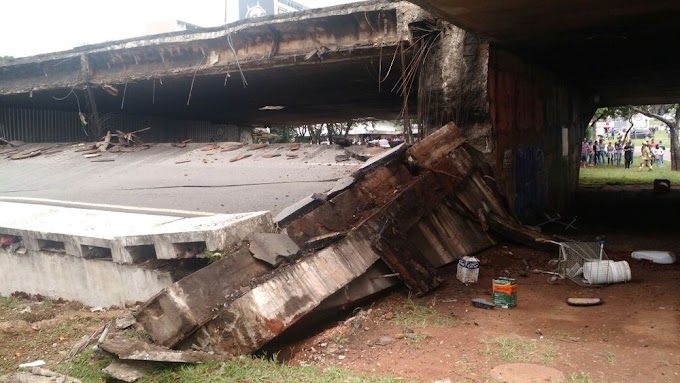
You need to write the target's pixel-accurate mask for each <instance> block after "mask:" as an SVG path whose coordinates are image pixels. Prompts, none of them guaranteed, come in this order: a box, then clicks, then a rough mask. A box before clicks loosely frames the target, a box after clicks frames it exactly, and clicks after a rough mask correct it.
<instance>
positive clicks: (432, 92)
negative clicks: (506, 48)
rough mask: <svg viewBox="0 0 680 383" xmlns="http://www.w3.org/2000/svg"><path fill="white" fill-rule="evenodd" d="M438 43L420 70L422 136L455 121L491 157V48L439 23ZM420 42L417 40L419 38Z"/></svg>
mask: <svg viewBox="0 0 680 383" xmlns="http://www.w3.org/2000/svg"><path fill="white" fill-rule="evenodd" d="M435 29H437V30H439V31H440V34H439V37H438V41H437V43H436V44H435V45H433V47H432V48H431V50H430V52H429V53H428V54H427V57H426V59H425V61H424V62H423V63H422V64H421V67H420V77H419V83H418V122H419V125H420V127H421V131H422V133H421V134H422V136H426V135H428V134H430V133H431V132H434V131H435V130H437V129H439V128H440V127H442V126H444V125H446V124H447V123H448V122H451V121H453V122H454V123H456V125H457V126H458V127H459V128H461V130H463V132H464V133H465V135H466V136H467V137H468V140H469V141H470V142H471V143H472V144H473V145H474V146H475V147H476V148H477V149H479V150H480V151H482V152H483V153H489V152H490V150H491V149H490V148H491V147H492V145H491V137H492V129H491V116H490V113H489V99H488V94H487V79H488V62H489V45H488V43H486V42H485V41H482V40H480V39H479V38H478V37H476V36H475V35H473V34H472V33H469V32H466V31H465V30H463V29H460V28H458V27H455V26H453V25H451V24H448V23H442V22H440V23H439V24H438V25H437V26H436V27H435ZM416 38H417V36H416Z"/></svg>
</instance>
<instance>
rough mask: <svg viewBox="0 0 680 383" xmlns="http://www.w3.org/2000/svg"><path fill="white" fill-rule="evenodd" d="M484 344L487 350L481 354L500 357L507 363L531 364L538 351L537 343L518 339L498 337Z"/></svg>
mask: <svg viewBox="0 0 680 383" xmlns="http://www.w3.org/2000/svg"><path fill="white" fill-rule="evenodd" d="M483 343H485V344H486V348H485V349H484V350H482V351H480V354H482V355H498V356H499V357H500V358H501V359H503V360H504V361H506V362H530V361H531V360H532V357H533V356H534V354H535V352H536V349H537V346H536V343H534V342H531V341H526V340H521V339H517V338H506V337H498V338H494V339H492V340H490V341H483ZM550 362H552V360H550Z"/></svg>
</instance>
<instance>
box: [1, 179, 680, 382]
mask: <svg viewBox="0 0 680 383" xmlns="http://www.w3.org/2000/svg"><path fill="white" fill-rule="evenodd" d="M635 193H637V192H635ZM635 193H633V194H635ZM638 194H639V193H638ZM638 194H635V195H632V194H631V195H628V196H625V197H626V198H628V197H630V198H629V199H626V201H624V202H622V201H621V198H622V196H621V191H620V190H615V191H612V192H610V193H609V194H607V193H604V194H603V193H598V194H597V197H593V195H592V194H588V193H586V194H585V195H580V197H579V200H578V205H579V206H580V208H581V210H580V213H581V214H582V215H580V217H582V218H579V221H578V222H577V226H578V227H579V231H578V232H574V231H572V232H570V233H566V234H569V235H571V236H572V237H574V238H575V239H579V240H584V241H586V240H588V241H592V240H593V239H594V238H595V236H599V235H604V236H605V237H606V240H607V245H606V247H605V250H606V251H607V253H608V255H609V256H610V258H612V259H615V260H624V259H625V260H627V261H628V262H629V263H630V267H631V269H632V275H633V280H632V281H631V282H629V283H624V284H615V285H611V286H608V287H604V288H584V287H580V286H578V285H576V284H574V283H572V282H570V281H560V282H559V283H557V284H553V285H551V284H548V283H547V277H548V276H546V275H542V274H541V275H539V274H531V273H530V274H529V276H528V277H521V276H519V271H520V270H522V269H523V268H524V263H523V262H522V261H521V260H522V259H526V260H527V261H529V262H530V265H531V267H532V268H539V269H544V270H549V269H550V267H549V266H548V261H549V260H550V259H551V258H554V257H556V256H557V252H554V253H545V252H541V251H537V250H532V249H529V248H526V247H522V246H519V245H514V244H510V243H502V244H499V245H498V246H496V247H494V248H492V249H489V250H487V251H485V252H483V253H482V254H479V255H478V257H479V258H480V260H481V263H482V265H481V268H480V277H479V283H477V284H474V285H469V286H466V285H463V284H462V283H460V282H458V281H457V280H456V279H455V267H454V266H450V267H447V268H444V269H442V270H441V275H442V276H444V277H445V279H446V282H445V284H444V286H443V287H442V288H440V289H439V290H437V291H436V292H435V293H433V294H430V295H428V296H425V297H422V298H415V297H409V296H408V292H407V291H406V290H405V288H404V287H399V288H397V289H395V290H392V291H391V292H389V293H387V294H385V295H383V296H382V297H378V298H377V299H376V300H375V301H374V302H373V303H372V304H369V305H366V306H364V307H363V308H362V310H363V311H361V312H360V313H359V314H356V315H355V316H354V317H353V318H354V319H350V320H349V321H347V322H345V321H344V320H345V319H346V318H347V317H343V318H339V319H340V320H341V321H340V322H335V323H333V324H331V325H329V326H326V327H325V328H322V329H320V330H318V331H316V332H314V334H313V335H311V336H309V337H307V338H305V339H299V340H297V341H296V342H294V343H292V344H288V345H286V346H285V347H283V349H282V350H281V354H280V355H282V359H285V363H290V364H292V365H315V366H319V367H327V366H341V367H346V368H349V369H352V370H355V371H357V372H361V373H367V374H370V375H376V376H383V375H392V376H396V377H400V378H404V379H406V380H415V381H419V382H432V381H434V380H437V379H450V380H451V381H452V382H456V381H460V382H487V381H489V376H488V374H489V371H490V370H491V369H492V368H493V367H495V366H497V365H499V364H503V363H507V362H508V361H530V362H534V363H538V364H543V365H547V366H551V367H554V368H557V369H558V370H560V371H562V372H563V373H564V374H565V376H567V377H569V378H572V379H570V380H568V381H572V382H589V381H605V382H610V383H611V382H623V383H625V382H631V383H633V382H635V383H637V382H680V347H678V344H680V342H679V341H680V331H679V330H680V312H679V310H680V305H679V304H678V297H679V296H680V264H674V265H655V264H651V263H648V262H643V261H636V260H632V259H630V257H629V255H630V252H631V251H633V250H639V249H661V250H664V249H665V250H672V251H675V252H676V254H677V253H679V252H678V250H679V248H680V246H679V244H680V240H679V237H678V235H677V233H676V232H677V231H678V228H679V227H678V226H677V225H675V223H674V222H675V220H676V219H677V217H678V216H679V215H678V214H676V213H677V211H676V210H677V209H679V208H680V202H679V201H680V198H676V197H677V196H675V197H674V198H673V199H670V200H668V199H663V200H661V199H655V198H654V197H650V196H649V195H642V196H640V195H638ZM636 196H637V197H636ZM638 197H640V198H643V200H642V202H641V201H638V200H637V199H636V198H638ZM607 201H609V202H607ZM669 204H670V205H669ZM617 206H622V207H623V208H617ZM656 209H662V210H656ZM600 211H602V213H603V214H602V217H604V220H600V215H599V212H600ZM659 211H663V212H665V215H663V216H664V217H667V218H668V219H667V220H666V221H664V220H659V219H658V217H659V216H661V214H659V213H658V212H659ZM588 212H595V213H596V214H593V215H592V216H590V217H589V216H588V214H587V213H588ZM655 212H656V213H655ZM605 213H606V214H605ZM612 213H613V214H612ZM650 222H651V224H650ZM554 229H556V230H561V229H559V228H554ZM562 234H565V233H564V232H562ZM499 276H511V277H515V278H517V280H518V306H517V307H516V308H514V309H493V310H483V309H478V308H475V307H473V306H472V305H471V304H470V300H471V299H472V298H477V297H481V298H485V299H487V300H491V280H492V278H495V277H499ZM569 297H599V298H603V299H604V300H605V303H604V304H603V305H601V306H595V307H581V308H578V307H571V306H568V305H567V304H566V303H565V299H566V298H569ZM0 303H1V302H0ZM19 304H20V306H19V307H16V302H15V306H14V307H8V306H4V307H3V306H2V305H1V304H0V375H2V374H3V373H5V372H9V371H11V370H14V368H16V366H17V365H18V364H19V363H24V362H30V361H33V360H36V359H46V360H47V362H48V365H47V367H51V366H53V365H54V363H56V362H58V361H59V360H61V359H63V358H64V357H65V356H66V355H67V353H68V350H70V348H71V346H72V345H73V344H74V343H76V342H77V341H78V339H80V337H82V336H83V335H86V334H87V335H91V334H92V333H93V332H94V331H95V330H96V329H97V328H99V327H101V325H102V324H103V323H105V322H107V321H108V320H110V319H111V318H114V317H116V316H117V315H120V314H121V313H123V310H113V311H108V312H105V313H92V312H90V310H89V309H87V308H83V307H81V306H79V305H76V304H73V303H54V302H47V303H36V302H30V301H20V302H19ZM27 305H30V306H31V313H27V312H24V313H21V312H20V311H21V310H24V309H25V307H26V306H27ZM369 310H370V311H369ZM408 320H411V321H414V320H422V322H423V323H422V324H423V325H422V326H419V325H417V324H414V323H405V321H408ZM385 337H389V338H388V339H381V338H385ZM380 343H385V345H379V344H380Z"/></svg>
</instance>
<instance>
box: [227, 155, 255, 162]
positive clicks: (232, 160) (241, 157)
mask: <svg viewBox="0 0 680 383" xmlns="http://www.w3.org/2000/svg"><path fill="white" fill-rule="evenodd" d="M250 156H252V154H241V155H240V156H236V157H234V158H232V159H230V160H229V162H236V161H240V160H242V159H245V158H248V157H250Z"/></svg>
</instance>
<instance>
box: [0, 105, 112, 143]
mask: <svg viewBox="0 0 680 383" xmlns="http://www.w3.org/2000/svg"><path fill="white" fill-rule="evenodd" d="M85 131H86V129H84V127H83V125H82V124H81V122H80V118H79V117H78V113H77V112H67V111H58V110H40V109H18V108H0V137H4V138H6V139H10V140H20V141H24V142H76V141H86V140H88V137H87V135H86V133H85ZM97 139H99V137H98V138H97Z"/></svg>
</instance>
